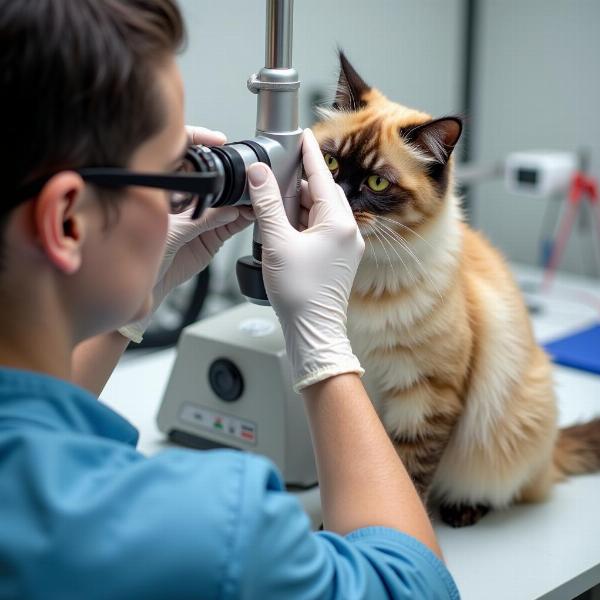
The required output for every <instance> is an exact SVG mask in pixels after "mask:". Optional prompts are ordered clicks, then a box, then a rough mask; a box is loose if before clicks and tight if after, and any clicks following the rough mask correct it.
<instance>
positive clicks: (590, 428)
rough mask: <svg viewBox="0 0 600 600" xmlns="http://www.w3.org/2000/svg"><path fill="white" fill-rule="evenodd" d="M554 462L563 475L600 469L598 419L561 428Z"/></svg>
mask: <svg viewBox="0 0 600 600" xmlns="http://www.w3.org/2000/svg"><path fill="white" fill-rule="evenodd" d="M554 463H555V465H556V466H557V468H558V469H559V470H560V471H561V473H563V474H564V475H579V474H582V473H593V472H595V471H598V470H600V419H594V420H593V421H589V422H588V423H581V424H579V425H572V426H571V427H566V428H565V429H561V430H560V434H559V438H558V441H557V443H556V449H555V451H554Z"/></svg>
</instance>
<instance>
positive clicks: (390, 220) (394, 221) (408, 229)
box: [377, 215, 435, 250]
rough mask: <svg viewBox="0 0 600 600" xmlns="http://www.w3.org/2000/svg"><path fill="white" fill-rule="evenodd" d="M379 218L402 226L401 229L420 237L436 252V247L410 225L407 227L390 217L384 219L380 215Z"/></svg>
mask: <svg viewBox="0 0 600 600" xmlns="http://www.w3.org/2000/svg"><path fill="white" fill-rule="evenodd" d="M377 218H378V219H383V220H384V221H389V222H390V223H395V224H396V225H400V227H402V228H403V229H406V230H407V231H409V232H410V233H412V234H413V235H414V236H416V237H418V238H419V239H420V240H422V241H423V242H425V243H426V244H427V245H428V246H429V247H430V248H431V249H432V250H435V247H434V246H433V245H432V244H431V243H430V242H428V241H427V240H426V239H425V238H424V237H423V236H422V235H419V234H418V233H417V232H416V231H415V230H414V229H412V228H411V227H409V226H408V225H405V224H404V223H401V222H400V221H397V220H396V219H390V218H389V217H383V216H381V215H379V216H378V217H377Z"/></svg>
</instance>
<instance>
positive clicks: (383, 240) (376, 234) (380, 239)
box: [372, 223, 406, 271]
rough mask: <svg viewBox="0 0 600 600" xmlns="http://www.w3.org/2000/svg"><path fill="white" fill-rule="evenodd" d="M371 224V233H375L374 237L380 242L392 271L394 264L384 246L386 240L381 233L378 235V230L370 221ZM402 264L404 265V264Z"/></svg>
mask: <svg viewBox="0 0 600 600" xmlns="http://www.w3.org/2000/svg"><path fill="white" fill-rule="evenodd" d="M372 225H373V229H372V231H373V234H374V235H375V237H376V238H377V239H378V240H379V243H380V244H381V247H382V248H383V251H384V252H385V255H386V256H387V259H388V261H389V263H390V269H392V271H393V270H394V265H393V264H392V259H391V257H390V255H389V253H388V251H387V249H386V247H385V243H384V242H385V241H386V240H385V238H384V237H383V236H382V235H380V233H378V232H377V230H376V229H375V227H374V225H375V223H372ZM401 260H402V259H401ZM403 264H404V263H403ZM404 266H405V267H406V264H405V265H404Z"/></svg>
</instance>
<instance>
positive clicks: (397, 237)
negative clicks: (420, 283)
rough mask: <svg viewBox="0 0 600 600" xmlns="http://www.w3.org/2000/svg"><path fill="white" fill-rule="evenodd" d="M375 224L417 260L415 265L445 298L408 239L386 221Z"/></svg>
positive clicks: (437, 292)
mask: <svg viewBox="0 0 600 600" xmlns="http://www.w3.org/2000/svg"><path fill="white" fill-rule="evenodd" d="M375 224H376V225H377V227H378V229H379V231H380V232H381V233H387V235H388V236H389V237H391V238H392V239H393V240H394V241H396V242H398V244H399V245H400V247H401V248H402V249H403V250H404V251H405V252H407V253H408V254H409V255H410V256H411V257H412V259H413V260H414V261H415V265H416V266H417V268H418V269H419V270H420V271H421V273H422V274H423V277H425V278H426V279H427V280H428V281H429V283H430V284H431V287H432V288H433V289H434V291H435V292H436V294H437V295H438V296H439V298H440V300H443V297H442V294H441V292H440V290H439V288H438V286H437V285H436V284H435V282H434V281H433V279H432V277H431V276H430V275H429V273H428V272H427V269H426V268H425V266H424V265H423V263H422V262H421V260H420V259H419V257H418V256H417V255H416V254H415V253H414V252H413V251H412V250H411V248H410V246H409V245H408V243H407V242H406V240H404V239H402V237H401V236H400V235H399V234H398V232H397V231H394V230H393V229H392V228H391V227H389V226H388V225H386V224H385V223H381V222H378V221H377V220H376V221H375ZM384 228H385V229H384ZM386 230H387V231H386ZM390 245H391V244H390ZM392 248H393V246H392ZM396 254H397V253H396ZM403 263H404V261H403Z"/></svg>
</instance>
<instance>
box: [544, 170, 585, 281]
mask: <svg viewBox="0 0 600 600" xmlns="http://www.w3.org/2000/svg"><path fill="white" fill-rule="evenodd" d="M580 198H581V188H580V185H579V181H578V180H577V179H576V180H575V181H574V183H573V186H572V187H571V191H570V193H569V201H568V203H567V210H566V212H565V214H564V216H563V218H562V220H561V223H560V226H559V230H558V235H557V236H556V242H555V243H554V245H553V247H552V254H551V255H550V260H549V261H548V265H547V267H546V269H545V271H544V281H543V283H542V290H543V291H544V292H547V291H548V290H549V289H550V287H551V286H552V281H553V280H554V275H555V273H556V269H557V267H558V265H559V264H560V261H561V259H562V257H563V254H564V251H565V247H566V245H567V241H568V239H569V236H570V234H571V230H572V229H573V223H574V222H575V217H576V216H577V209H578V208H579V201H580Z"/></svg>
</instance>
